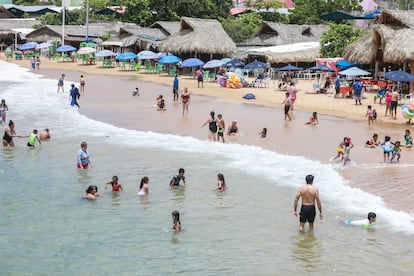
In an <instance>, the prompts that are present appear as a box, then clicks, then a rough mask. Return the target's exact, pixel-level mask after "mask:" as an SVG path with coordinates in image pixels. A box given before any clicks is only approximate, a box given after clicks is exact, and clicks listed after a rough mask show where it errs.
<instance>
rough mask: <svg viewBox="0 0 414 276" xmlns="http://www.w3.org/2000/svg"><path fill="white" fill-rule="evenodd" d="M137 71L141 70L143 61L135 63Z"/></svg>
mask: <svg viewBox="0 0 414 276" xmlns="http://www.w3.org/2000/svg"><path fill="white" fill-rule="evenodd" d="M134 69H135V71H139V70H141V63H140V62H137V63H135V68H134Z"/></svg>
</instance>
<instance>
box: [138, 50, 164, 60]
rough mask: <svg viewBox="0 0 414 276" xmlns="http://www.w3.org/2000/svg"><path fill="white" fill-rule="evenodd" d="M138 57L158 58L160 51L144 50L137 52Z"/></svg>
mask: <svg viewBox="0 0 414 276" xmlns="http://www.w3.org/2000/svg"><path fill="white" fill-rule="evenodd" d="M137 56H138V59H159V57H160V53H154V52H153V51H149V50H144V51H141V52H139V53H138V54H137Z"/></svg>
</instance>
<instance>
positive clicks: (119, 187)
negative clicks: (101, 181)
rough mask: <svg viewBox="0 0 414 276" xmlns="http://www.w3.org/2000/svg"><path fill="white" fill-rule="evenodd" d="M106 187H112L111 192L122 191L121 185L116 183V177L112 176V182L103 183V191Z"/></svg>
mask: <svg viewBox="0 0 414 276" xmlns="http://www.w3.org/2000/svg"><path fill="white" fill-rule="evenodd" d="M107 185H111V186H112V192H119V191H123V190H124V189H123V188H122V185H121V183H118V176H116V175H114V176H112V181H110V182H107V183H105V190H106V189H107V188H108V187H107Z"/></svg>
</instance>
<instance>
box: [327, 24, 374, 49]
mask: <svg viewBox="0 0 414 276" xmlns="http://www.w3.org/2000/svg"><path fill="white" fill-rule="evenodd" d="M365 34H366V32H365V31H362V30H360V29H354V28H352V26H349V25H345V24H333V23H332V24H330V25H329V29H328V30H327V31H326V32H324V33H323V34H322V37H321V55H322V57H341V56H342V55H343V53H344V51H345V48H346V47H347V46H348V45H349V44H351V43H353V42H355V41H356V40H357V39H359V38H361V37H362V36H364V35H365Z"/></svg>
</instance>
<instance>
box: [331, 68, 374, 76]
mask: <svg viewBox="0 0 414 276" xmlns="http://www.w3.org/2000/svg"><path fill="white" fill-rule="evenodd" d="M339 74H341V75H345V76H351V77H354V76H365V75H371V73H370V72H368V71H365V70H362V69H359V68H358V67H351V68H348V69H346V70H343V71H341V72H339Z"/></svg>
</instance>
